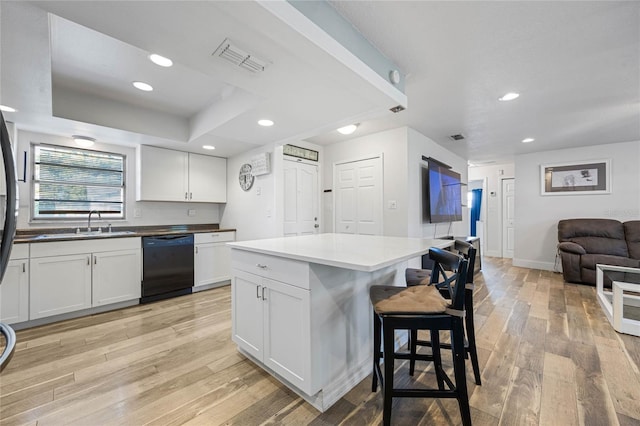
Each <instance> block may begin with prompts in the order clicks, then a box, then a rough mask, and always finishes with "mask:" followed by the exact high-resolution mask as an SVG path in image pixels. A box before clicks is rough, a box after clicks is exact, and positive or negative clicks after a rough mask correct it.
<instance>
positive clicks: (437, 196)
mask: <svg viewBox="0 0 640 426" xmlns="http://www.w3.org/2000/svg"><path fill="white" fill-rule="evenodd" d="M427 164H428V168H427V169H423V170H422V173H423V175H422V190H423V194H422V196H423V205H422V212H423V215H422V216H423V220H424V221H425V222H431V223H440V222H457V221H461V220H462V199H461V188H460V174H459V173H456V172H454V171H453V170H451V169H449V168H447V167H443V166H441V165H439V164H438V163H435V162H432V161H429V162H428V163H427Z"/></svg>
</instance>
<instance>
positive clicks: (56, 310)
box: [29, 243, 91, 319]
mask: <svg viewBox="0 0 640 426" xmlns="http://www.w3.org/2000/svg"><path fill="white" fill-rule="evenodd" d="M51 244H55V243H51ZM29 305H30V306H29V310H30V312H31V315H30V318H31V319H38V318H44V317H49V316H52V315H59V314H65V313H67V312H73V311H78V310H80V309H86V308H90V307H91V254H75V255H69V256H50V257H42V258H37V259H31V297H30V304H29Z"/></svg>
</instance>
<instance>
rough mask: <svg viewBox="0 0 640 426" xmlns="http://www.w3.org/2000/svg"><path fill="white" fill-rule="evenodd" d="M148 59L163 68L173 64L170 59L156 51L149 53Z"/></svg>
mask: <svg viewBox="0 0 640 426" xmlns="http://www.w3.org/2000/svg"><path fill="white" fill-rule="evenodd" d="M149 60H150V61H151V62H153V63H154V64H156V65H159V66H161V67H165V68H166V67H170V66H171V65H173V61H172V60H171V59H169V58H165V57H164V56H160V55H158V54H157V53H152V54H151V55H149Z"/></svg>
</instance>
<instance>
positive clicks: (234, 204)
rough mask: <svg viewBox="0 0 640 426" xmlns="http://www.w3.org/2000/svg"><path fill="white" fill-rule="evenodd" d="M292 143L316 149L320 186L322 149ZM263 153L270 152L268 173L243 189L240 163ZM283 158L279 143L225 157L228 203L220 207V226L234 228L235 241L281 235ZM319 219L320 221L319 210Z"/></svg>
mask: <svg viewBox="0 0 640 426" xmlns="http://www.w3.org/2000/svg"><path fill="white" fill-rule="evenodd" d="M291 144H292V145H296V146H299V147H302V148H310V149H313V150H316V151H318V152H319V160H320V161H319V162H318V168H319V170H320V172H319V173H320V177H319V181H320V184H321V185H322V163H323V157H324V153H323V148H322V147H320V146H318V145H315V144H311V143H308V142H305V141H297V142H291ZM264 152H269V153H270V154H271V173H268V174H265V175H260V176H256V178H255V181H254V183H253V186H252V187H251V189H250V190H249V191H246V192H245V191H243V190H242V189H241V188H240V185H239V182H238V173H239V171H240V166H242V165H243V164H244V163H250V162H251V157H253V156H254V155H256V154H261V153H264ZM283 161H284V159H283V154H282V145H278V146H276V145H275V144H268V145H264V146H261V147H258V148H255V149H253V150H251V151H248V152H245V153H242V154H239V155H236V156H234V157H231V158H228V159H227V204H226V205H222V206H221V209H220V227H221V228H235V229H236V240H237V241H244V240H254V239H261V238H273V237H281V236H282V235H283V234H284V229H283V223H284V220H283V212H282V210H283V206H284V199H283V191H284V181H283V172H282V167H283V164H282V162H283ZM320 189H322V186H321V188H320ZM321 193H322V192H321ZM319 221H320V223H321V224H322V222H323V215H322V209H320V218H319Z"/></svg>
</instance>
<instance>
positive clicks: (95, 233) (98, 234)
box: [34, 231, 135, 240]
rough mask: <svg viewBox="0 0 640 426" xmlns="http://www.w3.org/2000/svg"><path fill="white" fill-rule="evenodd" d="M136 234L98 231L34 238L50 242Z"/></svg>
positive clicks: (43, 235) (45, 235)
mask: <svg viewBox="0 0 640 426" xmlns="http://www.w3.org/2000/svg"><path fill="white" fill-rule="evenodd" d="M132 234H135V232H134V231H112V232H108V231H107V232H98V231H91V232H87V231H82V232H68V233H59V234H41V235H38V236H36V237H34V238H35V239H37V240H48V239H52V238H64V239H67V238H107V237H118V236H123V235H132Z"/></svg>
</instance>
